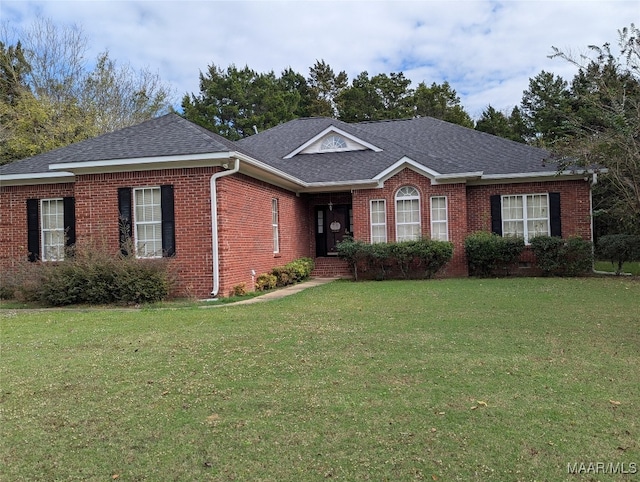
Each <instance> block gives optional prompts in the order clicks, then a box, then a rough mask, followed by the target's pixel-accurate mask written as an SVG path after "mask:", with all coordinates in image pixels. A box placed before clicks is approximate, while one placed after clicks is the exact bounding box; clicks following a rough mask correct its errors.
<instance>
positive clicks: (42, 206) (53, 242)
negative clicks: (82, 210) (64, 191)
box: [27, 197, 76, 262]
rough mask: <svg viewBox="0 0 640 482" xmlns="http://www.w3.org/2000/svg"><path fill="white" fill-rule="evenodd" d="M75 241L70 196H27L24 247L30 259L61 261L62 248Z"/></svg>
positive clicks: (74, 224)
mask: <svg viewBox="0 0 640 482" xmlns="http://www.w3.org/2000/svg"><path fill="white" fill-rule="evenodd" d="M75 242H76V215H75V200H74V198H73V197H65V198H54V199H27V250H28V252H29V256H28V259H29V261H32V262H34V261H37V260H39V259H42V260H43V261H60V260H63V259H64V256H65V248H66V247H69V246H72V245H73V244H75Z"/></svg>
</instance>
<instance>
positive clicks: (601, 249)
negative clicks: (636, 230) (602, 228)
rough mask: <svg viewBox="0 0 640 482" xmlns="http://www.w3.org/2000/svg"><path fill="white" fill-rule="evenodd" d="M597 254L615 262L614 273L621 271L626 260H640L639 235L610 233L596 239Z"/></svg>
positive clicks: (612, 262)
mask: <svg viewBox="0 0 640 482" xmlns="http://www.w3.org/2000/svg"><path fill="white" fill-rule="evenodd" d="M597 253H598V256H600V257H602V258H604V259H607V260H609V261H611V264H616V265H617V266H616V274H617V275H619V274H620V273H621V272H622V265H623V264H624V263H626V262H627V261H640V236H633V235H630V234H610V235H608V236H602V237H601V238H599V239H598V244H597Z"/></svg>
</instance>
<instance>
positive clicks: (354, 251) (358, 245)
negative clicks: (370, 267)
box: [338, 238, 373, 281]
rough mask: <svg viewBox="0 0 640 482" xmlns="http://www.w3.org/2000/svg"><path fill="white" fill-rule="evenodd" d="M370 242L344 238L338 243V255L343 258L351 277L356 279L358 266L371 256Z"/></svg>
mask: <svg viewBox="0 0 640 482" xmlns="http://www.w3.org/2000/svg"><path fill="white" fill-rule="evenodd" d="M372 246H373V245H372V244H368V243H365V242H364V241H355V240H354V239H353V238H345V240H344V241H341V242H340V243H338V257H340V258H342V259H344V260H345V261H346V262H347V263H348V264H349V267H350V268H351V271H352V272H353V279H354V280H355V281H358V266H359V265H360V264H361V263H363V262H364V261H365V260H367V259H368V258H369V257H370V256H371V248H372Z"/></svg>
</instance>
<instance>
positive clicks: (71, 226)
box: [62, 197, 76, 247]
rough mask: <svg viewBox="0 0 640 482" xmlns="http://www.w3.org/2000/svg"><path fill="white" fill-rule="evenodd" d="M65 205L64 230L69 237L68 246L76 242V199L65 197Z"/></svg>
mask: <svg viewBox="0 0 640 482" xmlns="http://www.w3.org/2000/svg"><path fill="white" fill-rule="evenodd" d="M62 202H63V205H64V231H65V235H66V237H67V242H66V246H67V247H70V246H73V245H74V244H76V200H75V199H74V198H72V197H65V198H64V199H63V200H62Z"/></svg>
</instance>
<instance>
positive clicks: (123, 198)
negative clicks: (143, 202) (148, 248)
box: [118, 187, 133, 256]
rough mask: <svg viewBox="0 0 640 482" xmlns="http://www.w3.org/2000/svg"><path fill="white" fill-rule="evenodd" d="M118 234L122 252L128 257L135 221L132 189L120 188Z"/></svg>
mask: <svg viewBox="0 0 640 482" xmlns="http://www.w3.org/2000/svg"><path fill="white" fill-rule="evenodd" d="M118 214H119V216H120V217H119V219H118V233H119V236H120V252H121V253H122V254H123V255H125V256H127V255H128V254H129V252H128V250H127V248H128V247H131V242H132V239H133V226H132V223H133V219H132V216H131V188H130V187H121V188H118Z"/></svg>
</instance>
